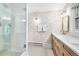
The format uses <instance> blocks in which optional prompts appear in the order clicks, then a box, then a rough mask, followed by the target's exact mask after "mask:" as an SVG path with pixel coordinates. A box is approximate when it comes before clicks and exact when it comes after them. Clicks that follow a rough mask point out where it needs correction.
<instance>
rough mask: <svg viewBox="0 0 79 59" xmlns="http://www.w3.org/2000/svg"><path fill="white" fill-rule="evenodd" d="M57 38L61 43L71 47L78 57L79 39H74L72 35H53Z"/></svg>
mask: <svg viewBox="0 0 79 59" xmlns="http://www.w3.org/2000/svg"><path fill="white" fill-rule="evenodd" d="M52 34H53V35H54V36H55V37H57V38H58V39H59V40H60V41H61V42H63V43H64V44H65V45H67V46H68V47H70V49H72V51H74V52H75V53H76V54H77V55H79V38H76V37H73V36H71V35H67V34H66V35H63V34H57V33H52Z"/></svg>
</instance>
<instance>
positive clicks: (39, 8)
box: [28, 3, 66, 12]
mask: <svg viewBox="0 0 79 59" xmlns="http://www.w3.org/2000/svg"><path fill="white" fill-rule="evenodd" d="M65 5H66V3H29V4H28V12H45V11H52V10H61V9H63V8H64V6H65Z"/></svg>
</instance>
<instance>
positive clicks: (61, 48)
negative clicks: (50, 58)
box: [51, 35, 77, 56]
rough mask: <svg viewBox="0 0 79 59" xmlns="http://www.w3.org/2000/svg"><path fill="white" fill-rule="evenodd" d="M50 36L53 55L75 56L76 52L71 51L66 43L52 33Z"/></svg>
mask: <svg viewBox="0 0 79 59" xmlns="http://www.w3.org/2000/svg"><path fill="white" fill-rule="evenodd" d="M51 36H52V42H51V44H52V50H53V53H54V55H55V56H77V54H76V53H75V52H74V51H72V49H70V48H69V47H68V46H67V45H65V44H64V43H63V42H61V41H60V40H59V39H58V38H57V37H55V36H54V35H51Z"/></svg>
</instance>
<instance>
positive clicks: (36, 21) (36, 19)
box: [34, 17, 40, 25]
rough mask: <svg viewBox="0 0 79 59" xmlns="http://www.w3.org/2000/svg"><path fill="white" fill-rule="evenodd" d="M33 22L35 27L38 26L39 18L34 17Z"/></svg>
mask: <svg viewBox="0 0 79 59" xmlns="http://www.w3.org/2000/svg"><path fill="white" fill-rule="evenodd" d="M34 22H35V25H39V24H40V18H39V17H35V18H34Z"/></svg>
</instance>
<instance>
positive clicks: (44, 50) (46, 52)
mask: <svg viewBox="0 0 79 59" xmlns="http://www.w3.org/2000/svg"><path fill="white" fill-rule="evenodd" d="M28 50H29V51H28V53H29V56H53V51H52V49H51V48H48V47H44V46H42V45H36V44H35V45H32V44H30V45H29V46H28Z"/></svg>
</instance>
